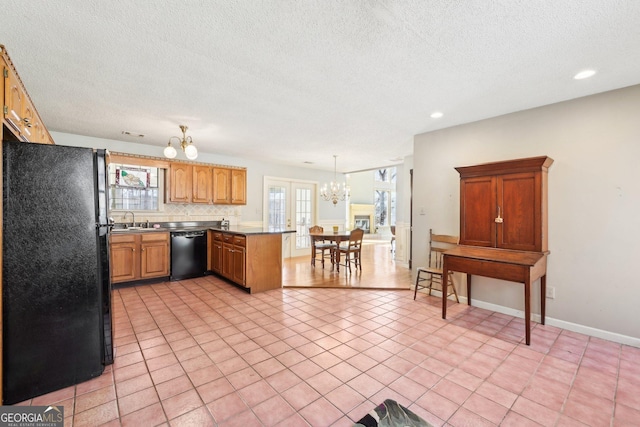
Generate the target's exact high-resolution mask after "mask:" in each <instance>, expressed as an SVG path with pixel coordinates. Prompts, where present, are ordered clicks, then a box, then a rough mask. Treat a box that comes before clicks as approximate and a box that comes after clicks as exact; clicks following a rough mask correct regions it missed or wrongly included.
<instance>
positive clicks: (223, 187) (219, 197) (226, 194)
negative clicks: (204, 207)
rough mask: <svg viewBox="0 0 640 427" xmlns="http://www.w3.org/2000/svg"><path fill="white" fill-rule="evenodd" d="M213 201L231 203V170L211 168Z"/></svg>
mask: <svg viewBox="0 0 640 427" xmlns="http://www.w3.org/2000/svg"><path fill="white" fill-rule="evenodd" d="M213 203H217V204H229V203H231V170H230V169H227V168H217V167H214V168H213Z"/></svg>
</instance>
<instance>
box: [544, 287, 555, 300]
mask: <svg viewBox="0 0 640 427" xmlns="http://www.w3.org/2000/svg"><path fill="white" fill-rule="evenodd" d="M546 291H547V298H550V299H554V298H555V297H556V288H554V287H553V286H547V288H546Z"/></svg>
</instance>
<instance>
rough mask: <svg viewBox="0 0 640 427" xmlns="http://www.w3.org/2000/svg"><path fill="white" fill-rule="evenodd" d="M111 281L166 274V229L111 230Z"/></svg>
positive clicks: (149, 277) (167, 234)
mask: <svg viewBox="0 0 640 427" xmlns="http://www.w3.org/2000/svg"><path fill="white" fill-rule="evenodd" d="M110 259H111V283H121V282H132V281H135V280H144V279H151V278H156V277H166V276H169V271H170V259H169V233H160V232H146V233H132V232H126V233H112V234H111V238H110Z"/></svg>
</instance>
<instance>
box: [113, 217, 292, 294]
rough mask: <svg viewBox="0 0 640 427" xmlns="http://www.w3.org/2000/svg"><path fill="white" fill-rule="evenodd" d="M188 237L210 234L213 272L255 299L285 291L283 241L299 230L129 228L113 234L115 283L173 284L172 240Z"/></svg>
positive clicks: (175, 225)
mask: <svg viewBox="0 0 640 427" xmlns="http://www.w3.org/2000/svg"><path fill="white" fill-rule="evenodd" d="M184 231H205V232H206V234H207V254H206V255H207V256H206V260H207V268H206V269H207V271H208V272H211V273H214V274H217V275H219V276H222V277H224V278H225V279H227V280H229V281H231V282H233V283H235V284H236V285H239V286H241V287H243V288H245V289H246V290H247V291H248V292H250V293H256V292H263V291H266V290H270V289H277V288H280V287H282V235H283V234H285V233H295V231H294V230H286V229H274V228H268V227H267V228H262V227H241V226H231V227H228V226H227V227H223V226H222V225H221V223H220V222H219V221H208V222H170V223H159V224H157V227H149V228H140V227H135V228H131V227H129V228H126V227H125V226H124V224H116V228H114V230H113V232H112V233H111V241H110V243H111V248H110V251H111V280H112V283H114V284H127V285H131V284H136V283H143V281H148V280H156V281H157V280H168V279H169V278H170V276H171V275H172V273H171V271H172V268H171V262H172V261H171V260H172V256H171V250H172V248H171V238H170V237H171V236H172V235H173V233H178V232H184Z"/></svg>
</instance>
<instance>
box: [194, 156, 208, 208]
mask: <svg viewBox="0 0 640 427" xmlns="http://www.w3.org/2000/svg"><path fill="white" fill-rule="evenodd" d="M211 176H212V175H211V167H210V166H200V165H194V166H193V171H192V182H193V186H192V191H191V203H211V193H212V191H211V188H212V186H213V181H212V178H211Z"/></svg>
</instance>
